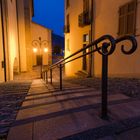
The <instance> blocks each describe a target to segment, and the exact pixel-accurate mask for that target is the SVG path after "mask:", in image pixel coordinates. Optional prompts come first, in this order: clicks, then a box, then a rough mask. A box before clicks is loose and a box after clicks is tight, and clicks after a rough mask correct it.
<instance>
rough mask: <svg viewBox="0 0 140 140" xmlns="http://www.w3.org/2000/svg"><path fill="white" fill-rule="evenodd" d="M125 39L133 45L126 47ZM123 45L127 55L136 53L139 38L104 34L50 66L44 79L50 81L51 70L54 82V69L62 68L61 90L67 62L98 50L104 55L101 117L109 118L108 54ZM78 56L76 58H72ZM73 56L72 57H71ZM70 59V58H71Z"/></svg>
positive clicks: (122, 47) (122, 48)
mask: <svg viewBox="0 0 140 140" xmlns="http://www.w3.org/2000/svg"><path fill="white" fill-rule="evenodd" d="M124 41H129V42H130V43H131V46H130V47H129V49H126V47H127V46H128V45H126V44H125V45H123V44H121V43H123V42H124ZM119 45H121V52H122V53H123V54H126V55H130V54H132V53H134V52H135V51H136V50H137V40H136V38H135V36H133V35H125V36H121V37H118V38H117V39H115V38H114V37H112V36H111V35H103V36H102V37H100V38H98V39H96V40H95V41H93V42H92V43H90V44H89V45H87V46H86V47H84V48H81V49H80V50H78V51H76V52H75V53H73V54H71V55H70V56H68V57H66V58H64V59H62V60H60V61H59V62H57V63H55V64H53V65H51V66H49V68H48V69H47V70H45V71H43V72H42V75H44V76H43V79H44V80H46V83H48V74H47V73H48V71H50V83H51V84H52V70H53V69H54V68H56V67H59V68H60V90H62V75H63V74H62V68H63V67H64V65H65V64H67V63H69V62H72V61H74V60H76V59H79V58H81V57H84V56H86V55H89V54H91V53H95V52H98V53H99V54H100V55H102V80H101V82H102V84H101V85H102V86H101V91H102V92H101V93H102V102H101V106H102V107H101V117H102V118H103V119H107V118H108V56H109V55H111V54H113V53H114V51H115V49H116V47H119ZM89 48H92V49H90V51H89V52H86V53H85V54H82V55H80V56H76V55H77V54H79V53H81V52H83V51H85V50H86V49H89ZM74 56H76V57H75V58H72V57H74ZM71 58H72V59H71ZM69 59H70V60H69Z"/></svg>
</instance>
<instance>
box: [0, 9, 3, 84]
mask: <svg viewBox="0 0 140 140" xmlns="http://www.w3.org/2000/svg"><path fill="white" fill-rule="evenodd" d="M0 8H1V7H0ZM1 18H2V17H1V9H0V19H1ZM3 60H4V59H3V39H2V22H1V20H0V82H3V81H4V68H2V65H1V63H2V61H3Z"/></svg>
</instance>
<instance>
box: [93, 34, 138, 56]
mask: <svg viewBox="0 0 140 140" xmlns="http://www.w3.org/2000/svg"><path fill="white" fill-rule="evenodd" d="M105 40H106V42H105ZM107 40H108V43H107ZM126 40H128V41H129V42H131V47H130V49H129V50H126V49H125V48H126V47H127V46H125V45H121V51H122V52H123V53H124V54H126V55H130V54H132V53H134V52H135V51H136V49H137V41H136V39H135V37H134V36H132V35H125V36H122V37H119V38H118V39H116V40H115V39H114V38H113V37H112V36H110V35H105V36H102V37H101V38H99V39H98V40H97V43H96V44H95V47H96V50H97V51H98V53H99V54H101V55H111V54H112V53H113V52H114V51H115V49H116V45H117V44H118V43H122V42H123V41H126ZM102 41H103V43H102V47H99V46H98V44H99V43H100V42H102ZM109 47H110V48H109ZM108 48H109V49H108Z"/></svg>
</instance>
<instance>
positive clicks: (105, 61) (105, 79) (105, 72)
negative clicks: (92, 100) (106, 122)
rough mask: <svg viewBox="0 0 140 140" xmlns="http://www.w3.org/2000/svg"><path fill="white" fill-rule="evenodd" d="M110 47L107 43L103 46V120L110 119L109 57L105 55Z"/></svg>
mask: <svg viewBox="0 0 140 140" xmlns="http://www.w3.org/2000/svg"><path fill="white" fill-rule="evenodd" d="M107 47H108V45H107V44H106V43H104V44H103V46H102V52H103V53H104V54H103V55H102V114H101V117H102V118H103V119H108V108H107V106H108V98H107V90H108V55H105V54H106V53H107V52H108V50H107Z"/></svg>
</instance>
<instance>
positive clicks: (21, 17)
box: [17, 0, 27, 72]
mask: <svg viewBox="0 0 140 140" xmlns="http://www.w3.org/2000/svg"><path fill="white" fill-rule="evenodd" d="M17 4H18V9H17V10H18V32H19V57H20V72H25V71H27V60H26V58H27V56H26V42H25V41H26V38H25V13H24V0H20V1H17Z"/></svg>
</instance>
